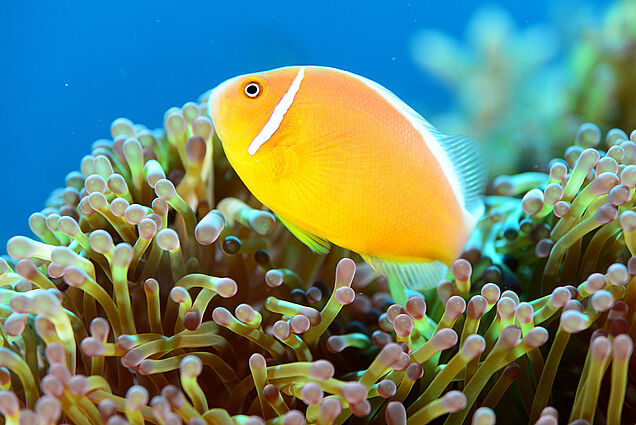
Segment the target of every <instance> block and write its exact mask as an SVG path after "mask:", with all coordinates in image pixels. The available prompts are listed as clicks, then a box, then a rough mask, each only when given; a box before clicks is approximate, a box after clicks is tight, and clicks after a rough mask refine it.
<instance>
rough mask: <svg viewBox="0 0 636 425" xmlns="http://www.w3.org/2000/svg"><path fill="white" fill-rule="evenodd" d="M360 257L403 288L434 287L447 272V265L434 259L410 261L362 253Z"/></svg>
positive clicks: (417, 289) (418, 289) (424, 288)
mask: <svg viewBox="0 0 636 425" xmlns="http://www.w3.org/2000/svg"><path fill="white" fill-rule="evenodd" d="M362 258H363V259H364V261H366V262H367V263H369V264H370V265H371V267H373V268H374V269H376V270H377V271H378V272H379V273H382V274H383V275H385V276H386V277H387V278H388V279H389V281H391V280H394V281H397V282H398V283H400V284H401V285H402V286H404V287H405V288H408V289H413V290H416V291H424V290H427V289H431V288H435V287H436V286H437V284H438V283H439V282H440V281H441V280H442V279H443V278H444V276H446V273H447V272H448V266H447V265H446V264H444V263H442V262H441V261H436V260H429V261H427V260H423V261H421V262H412V261H401V260H390V259H386V258H379V257H372V256H369V255H362Z"/></svg>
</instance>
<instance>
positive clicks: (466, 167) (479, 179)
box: [432, 128, 488, 218]
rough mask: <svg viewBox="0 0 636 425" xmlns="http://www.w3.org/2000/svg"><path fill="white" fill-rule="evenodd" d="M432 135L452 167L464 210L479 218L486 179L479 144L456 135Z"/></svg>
mask: <svg viewBox="0 0 636 425" xmlns="http://www.w3.org/2000/svg"><path fill="white" fill-rule="evenodd" d="M433 129H434V128H433ZM432 133H433V132H432ZM433 134H434V135H435V136H436V137H437V139H438V141H439V143H440V145H441V146H442V148H443V149H444V152H445V153H446V155H447V157H448V159H449V160H450V162H451V164H452V165H453V168H454V171H455V175H456V176H457V180H458V181H459V185H460V187H461V190H462V195H463V197H464V206H465V207H466V210H467V211H468V212H469V213H470V214H471V215H472V216H474V217H476V218H479V217H481V215H482V214H483V213H484V203H483V200H482V195H483V194H484V190H485V189H486V181H487V177H488V176H487V173H486V167H485V163H486V160H485V154H484V150H483V148H482V147H481V145H480V144H479V142H477V141H476V140H474V139H471V138H469V137H465V136H461V135H458V134H450V135H445V134H442V133H440V132H437V134H435V133H433Z"/></svg>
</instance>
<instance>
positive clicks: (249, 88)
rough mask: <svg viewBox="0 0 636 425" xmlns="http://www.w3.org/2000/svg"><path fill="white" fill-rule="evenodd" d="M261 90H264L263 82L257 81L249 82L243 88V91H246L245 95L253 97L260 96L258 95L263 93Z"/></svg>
mask: <svg viewBox="0 0 636 425" xmlns="http://www.w3.org/2000/svg"><path fill="white" fill-rule="evenodd" d="M261 91H262V87H261V84H260V83H258V82H256V81H252V82H249V83H247V84H246V85H245V87H244V88H243V93H245V96H247V97H250V98H252V99H253V98H255V97H258V95H260V94H261Z"/></svg>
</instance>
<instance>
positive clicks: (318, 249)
mask: <svg viewBox="0 0 636 425" xmlns="http://www.w3.org/2000/svg"><path fill="white" fill-rule="evenodd" d="M278 219H279V220H280V222H281V223H283V225H284V226H285V227H287V229H288V230H289V231H290V232H291V233H292V234H293V235H294V236H296V238H298V240H299V241H301V242H302V243H304V244H305V245H307V247H309V249H311V250H312V251H313V252H315V253H316V254H326V253H328V252H329V250H330V249H331V243H330V242H329V241H327V240H325V239H323V238H321V237H320V236H317V235H314V234H313V233H311V232H308V231H307V230H305V229H302V228H300V227H298V226H296V225H295V224H293V223H291V222H290V221H288V220H286V219H284V218H282V217H281V216H278Z"/></svg>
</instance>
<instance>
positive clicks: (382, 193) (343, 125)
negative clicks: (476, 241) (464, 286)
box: [208, 66, 486, 301]
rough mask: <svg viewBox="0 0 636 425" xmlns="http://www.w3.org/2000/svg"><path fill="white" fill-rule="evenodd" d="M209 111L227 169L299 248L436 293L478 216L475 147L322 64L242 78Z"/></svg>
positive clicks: (479, 157) (217, 94)
mask: <svg viewBox="0 0 636 425" xmlns="http://www.w3.org/2000/svg"><path fill="white" fill-rule="evenodd" d="M208 108H209V112H210V116H211V117H212V121H213V124H214V129H215V131H216V133H217V136H218V137H219V139H220V140H221V143H222V145H223V149H224V151H225V153H226V156H227V159H228V160H229V162H230V164H231V166H232V167H233V168H234V170H235V171H236V173H237V174H238V176H239V177H240V178H241V180H242V181H243V182H244V183H245V185H246V186H247V188H248V189H249V190H250V191H251V193H252V194H253V195H254V196H255V197H256V198H257V199H258V200H259V201H260V202H262V203H263V204H264V205H265V206H267V207H268V208H269V209H271V210H272V211H273V212H274V213H275V214H276V215H277V216H278V218H279V219H280V221H281V222H282V223H283V224H284V225H285V226H286V227H287V228H288V229H289V230H290V231H291V232H292V233H293V234H294V235H295V236H296V237H297V238H298V239H300V240H301V241H302V242H303V243H305V244H306V245H307V246H308V247H309V248H311V249H312V250H313V251H314V252H316V253H326V252H328V250H329V248H330V246H331V244H335V245H338V246H340V247H343V248H346V249H349V250H351V251H354V252H357V253H358V254H360V255H361V256H362V258H363V259H364V260H365V261H366V262H368V263H369V264H370V265H371V266H372V267H374V268H375V269H376V270H377V271H379V272H380V273H383V274H384V275H386V276H387V278H388V279H389V282H390V284H392V285H395V282H396V281H397V282H398V283H399V284H401V285H403V286H404V287H406V288H410V289H415V290H424V289H429V288H432V287H434V286H435V285H436V284H437V283H438V282H439V281H440V280H441V279H443V277H444V276H445V274H446V272H447V270H448V266H447V265H448V264H450V263H451V262H452V261H454V260H455V259H456V258H457V257H458V256H459V254H460V253H461V251H462V250H463V248H464V247H465V245H466V243H467V241H468V238H469V236H470V235H471V233H472V231H473V229H474V227H475V225H476V223H477V220H478V219H479V217H480V216H481V215H482V214H483V210H484V204H483V201H482V199H481V195H482V193H483V190H484V187H485V182H486V169H485V166H484V161H483V153H482V152H483V151H482V150H481V148H480V146H479V144H478V143H477V142H475V141H474V140H472V139H469V138H466V137H463V136H457V135H444V134H442V133H441V132H440V131H439V130H437V129H436V128H435V127H433V126H432V125H431V124H429V122H428V121H426V120H425V119H424V118H422V116H420V115H419V114H418V113H417V112H415V111H414V110H413V109H411V108H410V107H409V106H408V105H406V104H405V103H404V102H403V101H401V100H400V99H399V98H398V97H397V96H396V95H394V94H393V93H391V92H390V91H389V90H387V89H386V88H384V87H382V86H381V85H380V84H378V83H375V82H373V81H371V80H369V79H366V78H364V77H361V76H358V75H355V74H353V73H350V72H346V71H342V70H339V69H334V68H327V67H320V66H290V67H284V68H278V69H274V70H270V71H266V72H260V73H255V74H248V75H241V76H238V77H235V78H232V79H229V80H227V81H225V82H223V83H222V84H220V85H219V86H217V87H216V88H214V89H213V90H212V92H211V94H210V96H209V103H208ZM403 291H404V290H403V289H402V292H403ZM392 292H393V291H392ZM396 301H397V300H396Z"/></svg>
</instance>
